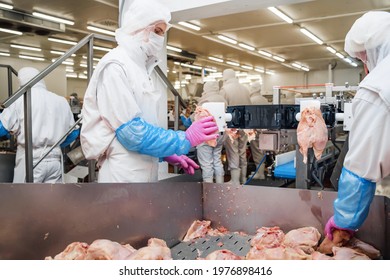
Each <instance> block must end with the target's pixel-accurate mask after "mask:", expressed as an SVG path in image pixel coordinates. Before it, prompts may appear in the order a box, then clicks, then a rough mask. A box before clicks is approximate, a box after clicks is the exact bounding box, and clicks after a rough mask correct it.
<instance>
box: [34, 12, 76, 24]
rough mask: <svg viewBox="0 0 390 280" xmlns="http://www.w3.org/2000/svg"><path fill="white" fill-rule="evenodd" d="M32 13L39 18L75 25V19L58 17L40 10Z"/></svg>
mask: <svg viewBox="0 0 390 280" xmlns="http://www.w3.org/2000/svg"><path fill="white" fill-rule="evenodd" d="M32 14H33V16H36V17H38V18H43V19H47V20H51V21H54V22H59V23H64V24H67V25H74V21H71V20H68V19H63V18H58V17H54V16H51V15H46V14H42V13H39V12H33V13H32Z"/></svg>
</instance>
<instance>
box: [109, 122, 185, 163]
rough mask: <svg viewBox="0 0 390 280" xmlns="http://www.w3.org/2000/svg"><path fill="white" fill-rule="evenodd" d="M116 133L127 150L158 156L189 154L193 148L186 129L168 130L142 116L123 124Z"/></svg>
mask: <svg viewBox="0 0 390 280" xmlns="http://www.w3.org/2000/svg"><path fill="white" fill-rule="evenodd" d="M115 133H116V137H117V139H118V141H119V142H120V143H121V144H122V145H123V146H124V147H125V148H126V149H127V150H129V151H133V152H139V153H141V154H145V155H150V156H153V157H157V158H164V157H167V156H171V155H173V154H177V155H184V154H188V152H189V151H190V148H191V143H190V141H188V140H187V138H186V135H185V132H184V131H173V130H171V129H168V130H166V129H163V128H161V127H157V126H154V125H151V124H149V123H147V122H146V121H144V120H143V119H141V118H134V119H132V120H131V121H129V122H127V123H125V124H122V125H121V126H120V127H119V128H118V129H117V130H116V131H115Z"/></svg>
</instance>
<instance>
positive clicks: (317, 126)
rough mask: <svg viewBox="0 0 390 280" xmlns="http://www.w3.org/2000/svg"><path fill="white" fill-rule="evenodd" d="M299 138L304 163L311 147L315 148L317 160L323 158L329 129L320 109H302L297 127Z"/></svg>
mask: <svg viewBox="0 0 390 280" xmlns="http://www.w3.org/2000/svg"><path fill="white" fill-rule="evenodd" d="M297 140H298V144H299V151H300V152H301V154H302V155H303V162H304V163H306V162H307V153H308V149H309V148H313V150H314V155H315V157H316V158H317V160H319V159H320V158H321V155H322V152H323V151H324V149H325V147H326V143H327V142H328V129H327V128H326V124H325V121H324V119H323V117H322V113H321V110H320V109H318V108H315V107H307V108H305V109H304V110H303V111H302V113H301V120H300V122H299V124H298V128H297Z"/></svg>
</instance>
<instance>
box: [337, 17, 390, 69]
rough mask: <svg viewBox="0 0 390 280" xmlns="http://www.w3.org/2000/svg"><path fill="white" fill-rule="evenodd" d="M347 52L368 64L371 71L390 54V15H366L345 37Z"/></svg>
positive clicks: (358, 20) (357, 21)
mask: <svg viewBox="0 0 390 280" xmlns="http://www.w3.org/2000/svg"><path fill="white" fill-rule="evenodd" d="M344 49H345V51H346V52H347V53H348V54H349V55H350V56H352V57H356V58H358V59H360V60H362V61H363V62H364V63H366V65H367V68H368V70H369V71H372V70H373V69H374V68H375V67H376V65H377V64H378V63H379V62H380V61H382V60H383V59H384V58H385V57H386V56H387V55H389V54H390V13H388V12H383V11H372V12H368V13H365V14H364V15H363V16H362V17H360V18H359V19H357V20H356V21H355V23H354V24H353V25H352V27H351V29H350V30H349V32H348V34H347V35H346V37H345V46H344Z"/></svg>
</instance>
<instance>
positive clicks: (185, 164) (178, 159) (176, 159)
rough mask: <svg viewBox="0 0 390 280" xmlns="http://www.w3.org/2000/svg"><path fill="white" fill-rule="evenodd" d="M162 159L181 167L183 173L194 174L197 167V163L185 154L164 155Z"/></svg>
mask: <svg viewBox="0 0 390 280" xmlns="http://www.w3.org/2000/svg"><path fill="white" fill-rule="evenodd" d="M164 160H165V161H166V162H168V163H170V164H172V165H174V166H178V167H180V168H182V169H183V170H184V172H185V173H187V174H190V175H194V173H195V169H198V168H199V165H197V164H196V163H195V162H194V161H193V160H192V159H190V158H189V157H187V156H185V155H181V156H178V155H172V156H169V157H165V158H164Z"/></svg>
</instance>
